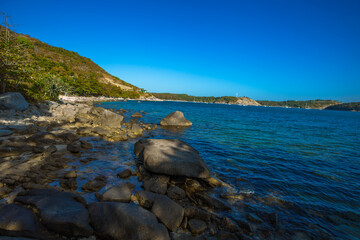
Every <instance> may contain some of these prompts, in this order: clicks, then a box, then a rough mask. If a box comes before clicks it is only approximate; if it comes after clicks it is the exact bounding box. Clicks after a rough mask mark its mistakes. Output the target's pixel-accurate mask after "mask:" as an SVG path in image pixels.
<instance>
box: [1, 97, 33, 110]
mask: <svg viewBox="0 0 360 240" xmlns="http://www.w3.org/2000/svg"><path fill="white" fill-rule="evenodd" d="M28 107H29V103H28V102H27V101H26V100H25V98H24V97H23V95H21V93H19V92H8V93H3V94H0V109H14V110H17V111H24V110H26V109H27V108H28Z"/></svg>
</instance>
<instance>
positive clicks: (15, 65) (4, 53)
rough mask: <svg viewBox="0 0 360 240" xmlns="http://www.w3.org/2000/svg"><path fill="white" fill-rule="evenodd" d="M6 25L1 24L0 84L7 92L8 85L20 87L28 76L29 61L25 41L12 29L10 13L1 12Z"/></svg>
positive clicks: (2, 90)
mask: <svg viewBox="0 0 360 240" xmlns="http://www.w3.org/2000/svg"><path fill="white" fill-rule="evenodd" d="M1 16H2V17H3V18H4V22H3V24H4V26H2V25H0V86H1V92H5V91H6V88H7V86H9V85H10V86H11V88H13V89H18V87H19V84H20V83H21V82H22V81H23V80H24V79H25V78H26V77H27V76H28V74H27V71H26V66H27V62H26V60H25V58H24V55H25V51H24V44H28V43H27V42H24V41H23V40H22V39H18V38H17V37H16V35H15V34H14V33H13V32H12V31H11V30H10V28H11V27H12V25H11V24H10V23H9V18H10V17H9V15H7V14H6V13H1Z"/></svg>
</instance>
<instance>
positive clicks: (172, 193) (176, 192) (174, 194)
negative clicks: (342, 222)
mask: <svg viewBox="0 0 360 240" xmlns="http://www.w3.org/2000/svg"><path fill="white" fill-rule="evenodd" d="M166 194H167V195H168V196H169V198H171V199H172V200H182V199H184V198H185V197H186V194H185V191H184V190H182V189H181V188H179V187H177V186H172V187H170V188H169V189H168V190H167V193H166Z"/></svg>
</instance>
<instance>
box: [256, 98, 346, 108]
mask: <svg viewBox="0 0 360 240" xmlns="http://www.w3.org/2000/svg"><path fill="white" fill-rule="evenodd" d="M257 102H258V103H260V104H261V105H263V106H271V107H292V108H312V109H325V108H326V107H328V106H332V105H336V104H340V103H341V102H339V101H334V100H320V99H317V100H308V101H295V100H288V101H257Z"/></svg>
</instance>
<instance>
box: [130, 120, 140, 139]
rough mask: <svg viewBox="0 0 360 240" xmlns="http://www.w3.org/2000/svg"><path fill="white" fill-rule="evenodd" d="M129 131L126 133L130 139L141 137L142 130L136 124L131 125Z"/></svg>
mask: <svg viewBox="0 0 360 240" xmlns="http://www.w3.org/2000/svg"><path fill="white" fill-rule="evenodd" d="M129 130H130V131H129V132H128V135H129V136H130V137H137V136H140V135H143V129H142V128H141V127H140V125H139V124H137V123H133V124H131V127H130V129H129Z"/></svg>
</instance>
